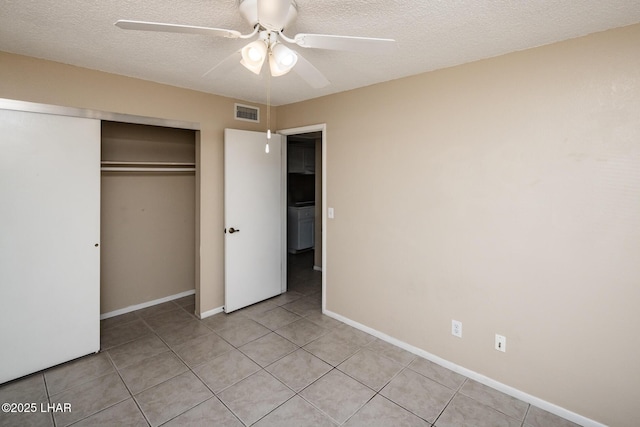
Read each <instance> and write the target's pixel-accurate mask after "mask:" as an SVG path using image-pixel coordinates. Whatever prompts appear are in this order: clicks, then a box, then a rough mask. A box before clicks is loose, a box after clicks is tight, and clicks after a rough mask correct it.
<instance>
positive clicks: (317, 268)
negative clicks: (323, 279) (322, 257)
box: [313, 265, 322, 272]
mask: <svg viewBox="0 0 640 427" xmlns="http://www.w3.org/2000/svg"><path fill="white" fill-rule="evenodd" d="M313 269H314V270H315V271H320V272H321V271H322V267H318V266H317V265H314V266H313Z"/></svg>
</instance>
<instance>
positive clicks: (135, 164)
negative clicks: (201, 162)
mask: <svg viewBox="0 0 640 427" xmlns="http://www.w3.org/2000/svg"><path fill="white" fill-rule="evenodd" d="M100 164H101V165H104V166H113V165H124V166H195V165H196V164H195V163H193V162H116V161H112V160H103V161H102V162H100Z"/></svg>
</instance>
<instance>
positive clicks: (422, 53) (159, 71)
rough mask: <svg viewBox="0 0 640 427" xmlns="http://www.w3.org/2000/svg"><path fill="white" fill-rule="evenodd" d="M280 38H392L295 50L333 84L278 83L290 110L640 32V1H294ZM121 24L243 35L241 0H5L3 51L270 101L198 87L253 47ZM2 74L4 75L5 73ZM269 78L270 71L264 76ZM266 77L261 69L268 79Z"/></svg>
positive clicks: (240, 78)
mask: <svg viewBox="0 0 640 427" xmlns="http://www.w3.org/2000/svg"><path fill="white" fill-rule="evenodd" d="M297 4H298V18H297V20H296V21H295V22H294V23H293V24H292V26H291V27H290V28H288V29H286V31H285V33H286V34H287V35H288V36H290V37H292V36H293V35H295V34H296V33H298V32H305V33H320V34H338V35H351V36H366V37H384V38H394V39H396V40H397V42H398V47H399V48H398V50H397V51H396V52H395V53H393V54H390V55H375V54H353V53H348V52H338V51H327V50H318V49H304V48H301V47H297V46H296V47H295V50H296V51H298V52H299V53H301V54H302V55H303V56H304V57H305V58H306V59H307V60H309V61H310V62H312V63H313V64H314V65H315V66H316V68H318V69H319V70H320V71H321V72H322V73H324V75H325V76H326V77H327V78H328V79H329V81H331V85H329V86H327V87H325V88H322V89H313V88H311V87H309V86H308V85H307V84H306V83H305V82H304V81H303V80H302V79H301V78H300V77H299V76H298V75H297V74H295V73H289V74H287V75H286V76H282V77H275V78H272V80H271V87H272V103H273V104H274V105H283V104H288V103H292V102H296V101H301V100H305V99H310V98H315V97H318V96H323V95H327V94H331V93H336V92H342V91H345V90H350V89H354V88H357V87H362V86H367V85H371V84H374V83H378V82H383V81H388V80H394V79H397V78H401V77H406V76H409V75H414V74H419V73H423V72H426V71H431V70H435V69H439V68H444V67H450V66H453V65H457V64H462V63H465V62H470V61H475V60H478V59H482V58H488V57H492V56H497V55H502V54H505V53H508V52H513V51H517V50H523V49H527V48H531V47H535V46H540V45H544V44H549V43H553V42H556V41H560V40H566V39H570V38H574V37H578V36H582V35H586V34H590V33H594V32H598V31H603V30H607V29H610V28H615V27H621V26H625V25H629V24H633V23H637V22H640V2H639V1H638V0H608V1H606V0H535V1H534V0H531V1H526V0H500V1H498V0H494V1H480V0H456V1H454V0H440V1H437V0H406V1H400V0H297ZM118 19H131V20H142V21H157V22H167V23H179V24H188V25H199V26H211V27H218V28H228V29H235V30H239V31H241V32H243V33H248V32H250V31H251V28H250V26H249V24H248V23H247V22H245V21H244V20H243V19H242V18H241V16H240V14H239V13H238V0H186V1H176V0H144V1H135V0H56V1H51V0H0V51H6V52H12V53H17V54H22V55H28V56H33V57H37V58H44V59H49V60H52V61H58V62H62V63H66V64H73V65H77V66H81V67H86V68H91V69H96V70H102V71H106V72H110V73H116V74H122V75H126V76H131V77H137V78H140V79H145V80H151V81H155V82H160V83H166V84H170V85H174V86H180V87H185V88H190V89H195V90H199V91H202V92H209V93H214V94H219V95H224V96H229V97H233V98H238V99H242V100H246V101H250V102H266V92H267V90H266V87H267V77H266V75H265V74H264V73H263V76H262V77H259V76H256V75H254V74H252V73H251V72H249V71H248V70H246V69H245V68H244V67H242V66H241V65H239V64H237V66H235V67H234V68H233V69H232V70H230V71H229V72H227V73H218V75H214V76H207V77H202V75H203V74H204V73H205V72H206V71H207V70H209V69H210V68H211V67H213V66H214V65H216V64H217V63H219V62H220V61H222V60H223V59H225V58H226V57H227V56H229V55H230V54H232V53H233V52H234V51H237V50H238V49H240V48H241V47H242V46H243V45H244V44H246V43H247V41H244V40H238V39H236V40H231V39H225V38H216V37H208V36H203V35H189V34H166V33H156V32H142V31H125V30H121V29H118V28H117V27H115V26H114V25H113V23H114V22H115V21H116V20H118ZM0 66H1V64H0ZM264 68H265V69H267V68H268V67H264ZM263 71H264V70H263Z"/></svg>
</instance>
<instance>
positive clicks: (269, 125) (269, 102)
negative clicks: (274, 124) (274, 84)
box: [264, 73, 271, 154]
mask: <svg viewBox="0 0 640 427" xmlns="http://www.w3.org/2000/svg"><path fill="white" fill-rule="evenodd" d="M267 74H268V77H267V144H266V145H265V146H264V152H265V153H267V154H269V140H270V139H271V73H267Z"/></svg>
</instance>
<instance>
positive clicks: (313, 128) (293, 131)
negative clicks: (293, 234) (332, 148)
mask: <svg viewBox="0 0 640 427" xmlns="http://www.w3.org/2000/svg"><path fill="white" fill-rule="evenodd" d="M309 132H322V312H323V313H324V312H325V311H326V309H327V124H326V123H320V124H316V125H309V126H302V127H297V128H289V129H281V130H278V133H279V134H280V135H284V136H285V137H288V136H289V135H297V134H299V133H309ZM282 145H283V146H284V147H285V149H284V150H282V156H283V157H282V173H283V175H284V179H283V185H284V187H283V189H282V191H283V192H284V194H286V191H287V148H286V147H287V141H286V140H285V141H284V142H283V144H282ZM286 204H287V203H286V200H285V203H284V205H285V206H284V207H283V209H285V210H286V209H287V207H286ZM284 221H285V224H284V227H283V229H284V233H285V235H284V238H285V239H284V241H285V245H284V253H283V259H284V268H285V270H284V271H285V273H286V272H287V245H286V237H287V236H286V233H287V227H286V225H287V224H286V221H287V217H286V215H284ZM285 276H286V274H285ZM284 286H285V287H286V281H285V285H284ZM284 290H286V289H283V291H284Z"/></svg>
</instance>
